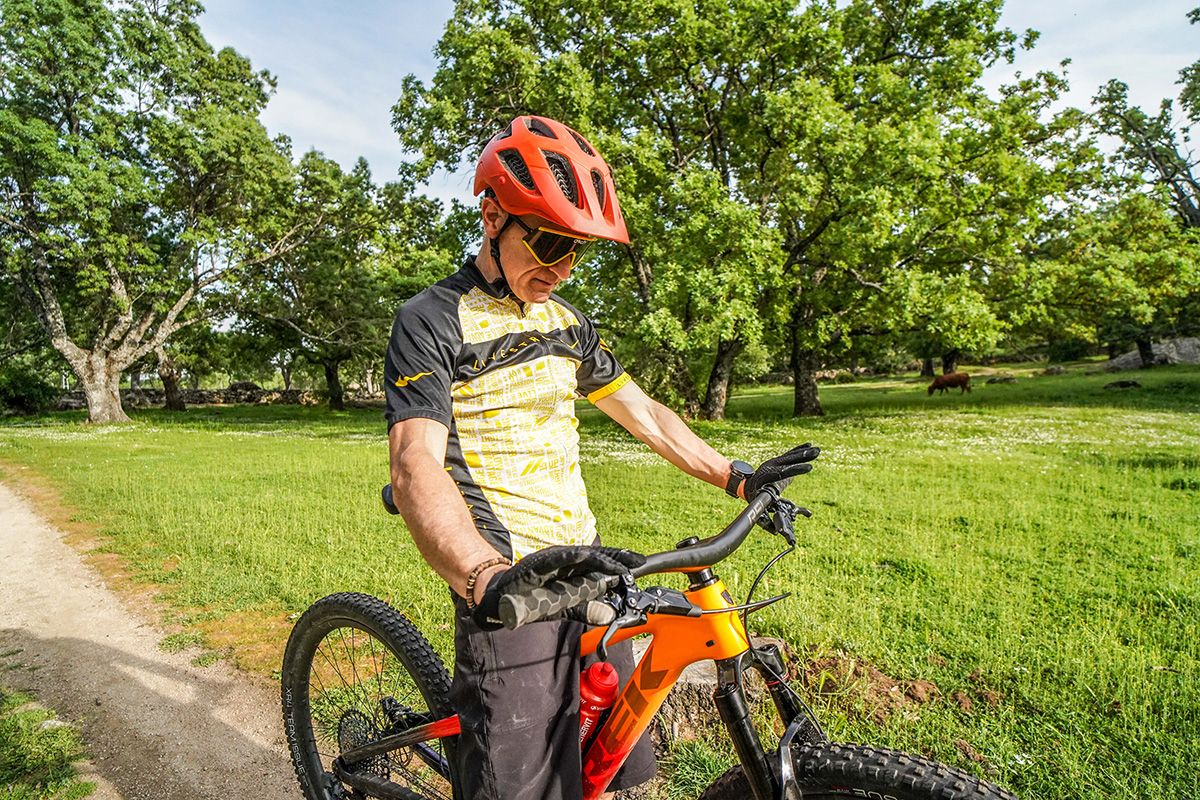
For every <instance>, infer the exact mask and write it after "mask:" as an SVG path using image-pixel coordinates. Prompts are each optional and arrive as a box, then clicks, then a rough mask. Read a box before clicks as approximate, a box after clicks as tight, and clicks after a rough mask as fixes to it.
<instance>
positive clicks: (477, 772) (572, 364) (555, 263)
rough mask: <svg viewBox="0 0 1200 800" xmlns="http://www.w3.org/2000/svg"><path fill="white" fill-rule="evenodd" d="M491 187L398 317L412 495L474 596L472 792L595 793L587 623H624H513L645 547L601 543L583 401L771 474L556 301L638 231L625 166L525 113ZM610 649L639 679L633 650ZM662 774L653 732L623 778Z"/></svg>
mask: <svg viewBox="0 0 1200 800" xmlns="http://www.w3.org/2000/svg"><path fill="white" fill-rule="evenodd" d="M474 191H475V194H477V195H478V194H480V193H482V194H483V200H482V204H481V216H482V223H483V232H484V237H485V240H486V241H485V243H484V246H483V247H481V248H480V251H479V253H478V255H476V256H475V257H473V258H468V259H467V261H466V263H465V264H464V265H463V266H462V268H461V269H460V270H459V271H458V272H456V273H455V274H454V275H451V276H450V277H448V278H445V279H444V280H441V281H438V282H437V283H436V284H434V285H433V286H431V287H429V288H427V289H426V290H424V291H423V292H421V293H420V294H418V295H417V296H415V297H414V298H412V299H411V300H409V301H408V302H407V303H405V304H404V306H403V307H402V308H401V309H400V311H399V312H398V313H397V315H396V321H395V324H394V326H393V328H392V335H391V341H390V344H389V346H388V353H387V363H386V369H385V376H386V381H385V385H386V387H387V401H388V403H387V419H388V425H389V434H388V436H389V446H390V453H391V478H392V491H393V497H394V499H395V502H396V505H397V506H398V507H399V509H400V511H401V513H402V514H403V516H404V520H405V522H406V523H407V525H408V527H409V529H410V530H411V532H412V535H413V538H414V540H415V541H416V544H417V546H418V548H419V549H420V551H421V554H422V555H423V556H424V557H425V559H426V560H427V561H428V562H429V564H430V566H432V567H433V569H434V570H435V571H436V572H437V573H438V574H439V575H440V576H441V577H442V578H444V579H445V580H446V582H447V583H448V584H449V586H450V588H451V590H452V592H453V596H454V605H455V611H456V613H455V664H454V678H453V683H452V687H451V700H452V702H453V704H454V706H455V710H456V711H457V712H458V715H459V718H460V722H461V725H462V734H461V735H460V737H459V740H458V744H457V779H458V784H459V785H458V789H459V791H460V793H461V796H462V797H463V798H471V799H472V800H476V799H477V798H494V799H495V800H517V799H518V798H530V799H531V800H532V799H533V798H537V799H538V800H541V799H542V798H554V799H556V800H557V799H558V798H563V799H564V800H568V799H570V800H574V799H575V798H579V797H581V793H582V786H581V782H580V769H579V764H580V754H579V746H578V729H579V728H578V726H579V721H578V704H579V668H580V663H579V643H578V638H579V634H580V633H581V632H582V630H583V626H582V624H581V622H579V621H576V619H580V618H587V619H588V620H589V621H591V622H604V621H605V620H604V619H603V618H602V616H603V613H602V612H603V611H604V610H605V609H603V608H599V609H597V608H595V607H592V608H589V609H584V610H583V611H578V610H577V611H575V612H573V614H572V616H573V617H575V619H563V620H561V621H557V622H548V623H541V624H537V625H529V626H526V627H522V628H519V629H517V630H511V631H510V630H504V629H500V626H499V625H498V624H497V616H498V611H497V605H498V600H499V597H500V595H501V594H503V593H504V590H505V588H506V587H509V588H511V587H512V586H513V585H529V582H530V581H531V580H532V581H535V582H536V581H539V580H549V579H552V578H553V579H561V580H567V581H569V580H571V579H572V578H573V577H578V576H583V575H595V574H605V573H607V574H611V573H614V572H616V573H619V572H625V571H627V570H628V569H629V568H630V567H632V566H635V565H636V563H637V557H636V556H635V555H634V554H632V553H628V552H627V551H613V550H609V549H604V548H596V547H594V545H596V544H597V543H598V537H597V533H596V522H595V518H594V517H593V516H592V513H591V511H590V510H589V508H588V502H587V491H586V489H585V487H584V484H583V479H582V475H581V472H580V465H579V446H578V442H579V437H578V434H577V433H576V427H577V425H578V420H577V419H576V417H575V406H574V404H575V399H576V396H583V397H586V398H587V399H588V400H589V401H590V402H592V403H593V404H595V405H596V407H598V408H599V409H600V410H601V411H603V412H604V413H605V414H607V415H608V416H609V417H611V418H612V419H614V420H616V421H617V422H618V423H620V424H621V425H622V426H623V427H624V428H625V429H626V430H628V431H629V432H630V433H631V434H633V435H634V436H635V437H637V438H638V439H640V440H641V441H643V442H645V443H646V444H647V445H649V446H650V448H651V449H652V450H654V451H655V452H656V453H658V454H659V455H661V456H663V457H664V458H666V459H667V460H668V461H670V462H671V463H672V464H674V465H675V466H677V467H679V468H680V469H682V470H683V471H684V472H686V473H688V474H689V475H693V476H695V477H697V478H700V479H701V480H704V481H706V482H708V483H711V484H713V485H714V486H718V487H721V488H723V489H725V490H726V491H728V492H730V493H731V494H734V495H735V496H744V495H743V492H744V487H743V484H744V481H745V479H746V478H747V477H749V476H750V475H751V469H750V468H749V466H748V465H745V464H744V463H742V462H732V461H730V460H729V459H728V458H725V457H724V456H722V455H721V454H720V453H718V452H717V451H716V450H714V449H713V448H712V447H710V446H709V445H708V444H707V443H705V442H704V441H703V440H702V439H700V438H699V437H698V436H696V435H695V434H694V433H693V432H692V431H691V430H690V429H689V428H688V427H687V425H686V424H685V423H684V422H683V420H681V419H680V418H679V417H678V416H677V415H676V414H675V413H674V412H672V411H670V410H669V409H667V408H666V407H665V406H663V405H661V404H659V403H657V402H655V401H654V400H652V399H651V398H649V397H648V396H647V395H646V394H645V393H644V392H643V391H642V390H641V389H640V388H639V387H638V385H637V384H636V383H634V381H633V380H632V379H631V378H630V376H629V374H628V373H626V372H625V371H624V369H622V367H621V365H620V364H619V363H618V361H617V359H616V358H615V357H614V356H613V354H612V352H611V351H610V350H609V348H608V347H607V346H606V345H605V343H604V341H603V340H602V339H601V338H600V336H599V335H598V333H597V331H596V328H595V326H594V325H593V324H592V322H591V320H589V319H588V318H587V317H586V316H584V315H583V314H582V313H581V312H580V311H579V310H577V309H576V308H574V307H573V306H571V305H570V304H568V303H566V302H565V301H564V300H562V299H561V298H559V297H558V296H557V295H555V294H553V292H554V290H555V288H556V287H557V286H558V285H559V284H560V283H561V282H562V281H564V280H566V279H567V278H568V277H569V276H570V274H571V270H572V268H573V267H574V266H575V265H576V264H577V263H578V262H579V260H580V259H581V258H582V257H583V255H584V253H585V252H586V251H587V250H588V248H589V247H590V246H591V245H592V244H593V243H594V242H595V241H596V240H597V239H608V240H610V241H615V242H622V243H628V242H629V237H628V234H627V232H626V228H625V221H624V219H623V217H622V216H621V210H620V206H619V204H618V202H617V194H616V191H615V189H614V186H613V180H612V173H611V171H610V169H609V167H608V165H607V164H606V163H605V161H604V160H603V159H602V158H601V157H600V155H599V154H598V153H597V152H596V149H595V148H594V147H593V146H592V145H591V144H590V143H589V142H588V141H587V140H586V139H584V137H583V136H581V135H580V134H578V133H577V132H575V131H573V130H571V129H570V128H568V127H566V126H565V125H563V124H562V123H559V122H556V121H554V120H551V119H546V118H544V117H536V116H522V117H518V118H516V119H514V120H513V121H512V123H510V124H509V126H508V127H507V128H505V130H504V131H502V132H501V133H498V134H497V135H496V136H494V137H493V138H492V140H491V141H490V142H489V143H488V145H487V147H486V148H485V149H484V151H483V154H482V156H481V157H480V160H479V164H478V166H477V168H476V172H475V187H474ZM813 455H815V453H814V454H813ZM514 565H516V566H514ZM597 614H600V617H601V618H597V617H596V615H597ZM610 654H611V655H610V659H611V660H612V661H613V663H614V665H615V666H616V667H617V669H618V672H620V673H621V677H622V679H623V680H624V679H627V678H628V676H629V675H630V673H631V672H632V666H633V663H632V654H631V652H630V649H629V646H628V642H626V643H624V645H623V646H614V647H613V648H611V650H610ZM653 774H654V755H653V752H652V750H651V748H650V746H649V743H648V742H647V741H644V740H643V741H642V742H641V743H640V744H639V745H638V747H637V748H636V749H635V750H634V752H633V753H632V754H631V755H630V757H629V759H628V760H627V761H626V763H625V767H624V768H623V769H622V771H621V772H620V773H618V774H617V776H616V778H615V779H614V781H613V783H612V785H611V787H610V788H611V789H614V790H615V789H621V788H627V787H630V786H634V785H637V784H639V783H641V782H643V781H645V780H647V779H649V778H650V777H651V776H652V775H653Z"/></svg>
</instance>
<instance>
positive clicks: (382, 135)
mask: <svg viewBox="0 0 1200 800" xmlns="http://www.w3.org/2000/svg"><path fill="white" fill-rule="evenodd" d="M1197 5H1200V0H1010V2H1008V3H1007V4H1006V6H1005V10H1004V14H1003V17H1002V19H1001V23H1002V24H1003V25H1005V26H1007V27H1009V28H1012V29H1013V30H1014V31H1017V32H1018V33H1020V32H1023V31H1024V30H1026V29H1027V28H1033V29H1034V30H1037V31H1040V33H1041V37H1040V39H1039V40H1038V43H1037V45H1036V46H1035V47H1034V49H1033V50H1032V51H1024V52H1019V53H1018V55H1017V60H1016V63H1015V64H1013V65H1012V66H1009V65H1002V66H1000V67H997V68H993V69H992V70H991V71H990V72H989V73H988V74H986V75H985V76H984V83H985V85H986V86H988V87H989V88H995V87H998V86H1000V85H1001V84H1002V83H1004V82H1005V81H1006V80H1009V79H1011V78H1012V77H1013V73H1014V72H1015V71H1017V70H1019V71H1021V72H1022V73H1024V74H1027V75H1030V74H1033V73H1034V72H1036V71H1038V70H1040V69H1054V70H1058V69H1059V63H1060V62H1061V61H1063V60H1064V59H1067V58H1069V59H1071V62H1072V63H1071V65H1070V66H1069V67H1068V69H1067V76H1068V79H1069V80H1070V83H1071V92H1070V94H1069V95H1068V96H1067V97H1066V98H1065V101H1066V102H1067V103H1069V104H1071V105H1076V106H1079V107H1084V108H1086V107H1088V106H1089V105H1090V101H1091V98H1092V96H1093V95H1094V94H1095V93H1096V90H1097V89H1098V88H1099V87H1100V86H1101V85H1102V84H1103V83H1105V82H1106V81H1108V80H1109V79H1110V78H1120V79H1121V80H1123V81H1125V82H1126V83H1127V84H1129V90H1130V91H1129V96H1130V99H1131V100H1132V101H1133V102H1134V103H1136V104H1140V105H1142V107H1143V108H1145V109H1146V110H1148V111H1152V110H1154V109H1156V108H1157V107H1158V103H1159V101H1161V100H1162V99H1163V98H1164V97H1172V98H1173V97H1175V96H1176V95H1177V94H1178V88H1179V87H1177V86H1176V85H1175V81H1176V80H1177V78H1178V75H1179V70H1180V69H1182V68H1183V67H1185V66H1187V65H1188V64H1190V63H1192V62H1193V61H1195V60H1197V59H1198V58H1200V25H1189V24H1188V20H1187V16H1186V15H1187V12H1188V11H1189V10H1190V9H1192V8H1195V7H1196V6H1197ZM205 6H206V9H207V10H206V11H205V13H204V14H203V16H202V17H201V18H200V26H201V29H202V30H203V32H204V34H205V36H206V37H207V38H208V40H209V42H210V43H211V44H212V45H213V46H214V47H223V46H226V45H229V46H232V47H233V48H234V49H236V50H238V51H239V52H240V53H242V54H243V55H246V56H248V57H249V58H250V60H251V62H252V63H253V64H254V66H255V68H256V69H266V70H268V71H270V72H271V73H272V74H273V75H275V77H276V79H277V81H278V88H277V90H276V92H275V95H274V97H273V98H272V99H271V102H270V103H269V104H268V106H267V109H266V111H265V112H264V113H263V122H264V123H265V124H266V126H267V129H268V130H269V131H270V132H271V133H272V134H278V133H286V134H287V135H288V136H290V137H291V138H292V141H293V145H294V148H295V152H296V153H297V154H300V153H303V152H305V151H307V150H309V149H312V148H315V149H317V150H320V151H322V152H323V153H325V155H327V156H329V157H331V158H334V159H336V160H337V161H338V162H339V163H340V164H342V166H343V167H345V168H349V167H350V166H352V165H353V163H354V161H355V160H356V159H357V158H358V157H359V156H362V157H364V158H366V159H367V161H368V162H369V163H370V165H371V170H372V174H373V175H374V178H375V180H376V181H377V182H383V181H387V180H390V179H391V178H392V177H393V176H394V175H395V174H396V170H397V168H398V167H399V165H400V163H401V162H402V161H403V160H404V159H405V154H404V152H403V150H402V148H401V147H400V143H399V141H398V139H397V138H396V134H395V132H394V131H393V130H392V125H391V107H392V104H393V103H394V102H395V101H396V98H397V97H398V96H399V93H400V83H401V80H402V79H403V78H404V76H405V75H409V74H412V75H416V76H417V77H418V78H420V79H422V80H424V81H428V80H429V78H431V77H432V76H433V73H434V71H435V69H436V67H437V61H436V58H435V56H434V53H433V48H434V45H435V44H436V43H437V40H438V38H439V37H440V36H441V33H442V29H443V28H444V26H445V24H446V21H447V20H448V19H449V18H450V15H451V13H452V11H453V4H452V3H451V2H445V1H444V0H424V2H413V1H412V0H390V1H389V0H356V2H353V3H333V2H329V0H326V1H325V2H318V0H286V2H285V1H284V0H252V1H251V2H247V1H246V0H208V2H206V3H205ZM348 9H352V10H348ZM470 188H471V187H470V180H469V177H468V176H467V175H465V174H438V175H435V176H434V178H433V179H432V180H431V182H430V185H429V187H428V192H429V194H431V195H433V196H435V197H439V198H441V199H443V200H449V199H450V198H452V197H457V198H458V199H460V200H463V201H469V200H470V199H471V193H470Z"/></svg>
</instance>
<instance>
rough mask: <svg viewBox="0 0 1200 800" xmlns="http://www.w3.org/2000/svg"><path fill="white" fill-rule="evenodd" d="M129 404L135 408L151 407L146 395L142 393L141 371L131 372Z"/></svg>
mask: <svg viewBox="0 0 1200 800" xmlns="http://www.w3.org/2000/svg"><path fill="white" fill-rule="evenodd" d="M129 402H130V403H132V404H133V405H134V406H135V407H136V406H148V405H150V403H149V401H147V400H146V393H145V392H143V391H142V371H141V370H140V369H132V370H130V371H129Z"/></svg>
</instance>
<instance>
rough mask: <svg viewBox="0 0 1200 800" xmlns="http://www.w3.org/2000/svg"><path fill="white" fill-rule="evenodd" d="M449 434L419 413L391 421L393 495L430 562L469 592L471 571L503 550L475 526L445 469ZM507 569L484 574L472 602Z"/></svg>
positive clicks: (460, 592)
mask: <svg viewBox="0 0 1200 800" xmlns="http://www.w3.org/2000/svg"><path fill="white" fill-rule="evenodd" d="M448 433H449V432H448V431H447V430H446V426H445V425H443V424H442V423H440V422H436V421H434V420H430V419H424V418H421V417H414V418H412V419H406V420H401V421H400V422H397V423H396V424H395V425H393V426H392V429H391V431H389V433H388V445H389V449H390V452H391V465H392V499H393V500H394V501H395V503H396V507H397V508H399V509H400V514H401V516H403V517H404V522H405V524H407V525H408V529H409V531H410V532H411V533H412V537H413V541H415V542H416V543H417V549H418V550H420V551H421V555H422V556H424V557H425V560H426V561H427V562H429V566H431V567H433V569H434V571H435V572H437V574H438V575H441V576H442V578H443V579H444V580H445V581H446V583H448V584H449V585H450V588H451V589H453V590H454V591H455V592H456V593H457V594H458V595H460V596H462V597H465V596H466V585H467V575H468V574H469V573H470V571H471V570H472V569H474V568H475V567H476V566H477V565H479V564H482V563H483V562H484V561H487V560H489V559H493V558H497V557H498V556H499V555H500V554H499V553H498V552H496V549H495V548H494V547H492V546H491V545H490V544H488V543H487V542H486V541H484V539H483V537H482V536H480V535H479V532H478V531H477V530H476V529H475V524H474V523H473V522H472V521H471V514H470V512H469V511H467V504H466V503H465V502H464V501H463V498H462V494H460V493H459V491H458V487H457V486H456V485H455V484H454V479H453V478H451V477H450V475H449V473H447V472H446V468H445V463H444V462H445V460H446V437H447V436H448ZM504 569H505V567H503V566H498V567H492V568H490V569H487V570H484V571H483V572H482V573H480V575H479V578H478V579H477V581H476V583H475V597H474V598H472V601H473V602H478V601H479V599H480V597H481V596H482V594H483V590H484V589H485V588H486V587H487V585H488V581H489V580H491V577H492V575H494V574H495V573H497V572H500V571H503V570H504Z"/></svg>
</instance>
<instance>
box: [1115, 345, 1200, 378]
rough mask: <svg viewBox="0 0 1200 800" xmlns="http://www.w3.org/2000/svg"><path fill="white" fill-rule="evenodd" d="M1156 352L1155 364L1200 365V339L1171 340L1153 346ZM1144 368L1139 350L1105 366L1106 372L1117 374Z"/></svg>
mask: <svg viewBox="0 0 1200 800" xmlns="http://www.w3.org/2000/svg"><path fill="white" fill-rule="evenodd" d="M1151 348H1152V349H1153V350H1154V363H1155V364H1200V338H1196V337H1192V338H1188V339H1169V340H1167V341H1165V342H1157V343H1155V344H1153V345H1151ZM1141 366H1142V356H1141V355H1140V354H1139V353H1138V351H1137V350H1130V351H1129V352H1128V353H1125V354H1124V355H1120V356H1117V357H1116V358H1114V359H1111V360H1110V361H1109V362H1108V363H1107V364H1105V365H1104V368H1105V369H1106V370H1109V371H1110V372H1116V371H1117V370H1121V369H1139V368H1141Z"/></svg>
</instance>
